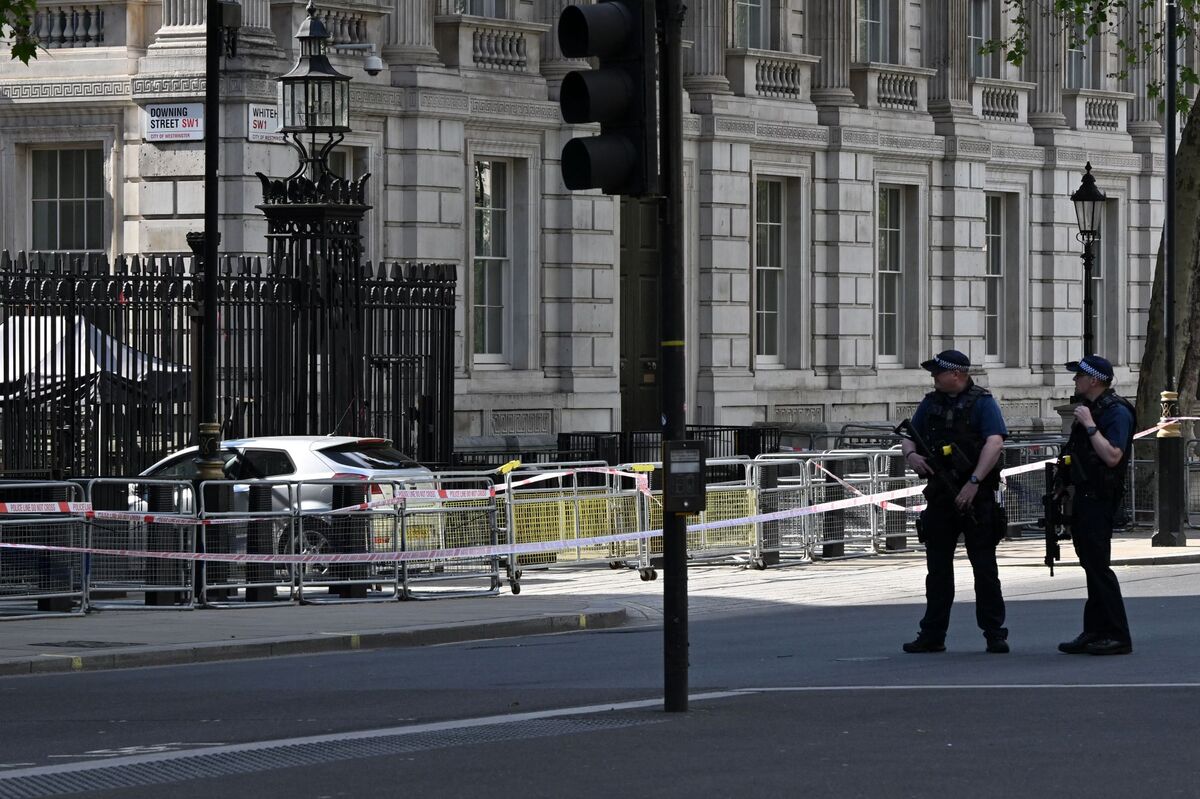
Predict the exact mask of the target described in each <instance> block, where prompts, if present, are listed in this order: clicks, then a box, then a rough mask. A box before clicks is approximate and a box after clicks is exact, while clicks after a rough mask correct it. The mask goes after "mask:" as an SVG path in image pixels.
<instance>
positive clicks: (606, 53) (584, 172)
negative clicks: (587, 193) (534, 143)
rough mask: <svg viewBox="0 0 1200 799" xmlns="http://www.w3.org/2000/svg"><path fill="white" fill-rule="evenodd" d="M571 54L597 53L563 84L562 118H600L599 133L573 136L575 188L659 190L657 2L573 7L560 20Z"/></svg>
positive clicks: (570, 160)
mask: <svg viewBox="0 0 1200 799" xmlns="http://www.w3.org/2000/svg"><path fill="white" fill-rule="evenodd" d="M558 44H559V47H560V48H561V49H562V53H563V55H564V56H566V57H567V58H595V59H596V60H597V65H596V68H595V69H589V70H584V71H578V72H570V73H568V74H567V76H566V77H565V78H563V82H562V86H561V87H560V88H559V94H558V102H559V105H560V106H561V107H562V115H563V120H564V121H565V122H569V123H571V124H580V123H584V122H599V123H600V135H599V136H586V137H582V138H576V139H571V140H570V141H569V142H567V144H566V146H565V147H563V151H562V175H563V182H564V183H566V184H567V188H568V189H572V190H578V189H600V190H601V191H603V192H604V193H605V194H625V195H631V196H636V195H644V194H657V193H658V146H657V141H656V134H657V130H658V125H657V114H656V113H655V91H654V89H655V83H656V81H655V46H654V0H600V2H597V3H595V4H594V5H581V6H567V7H566V8H565V9H563V12H562V14H561V15H560V16H559V18H558Z"/></svg>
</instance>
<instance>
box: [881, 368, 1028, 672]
mask: <svg viewBox="0 0 1200 799" xmlns="http://www.w3.org/2000/svg"><path fill="white" fill-rule="evenodd" d="M921 367H922V368H923V369H926V370H928V371H929V372H930V373H931V374H932V375H933V386H934V389H935V390H934V391H931V392H930V393H929V394H927V395H925V399H924V400H923V401H922V402H921V404H920V406H918V408H917V411H916V413H915V414H913V418H912V421H911V431H912V433H913V434H912V435H911V437H909V438H906V439H905V440H904V441H903V442H902V449H903V452H904V459H905V462H906V463H907V464H908V466H909V468H911V469H912V470H913V471H915V472H916V473H917V474H919V475H921V476H923V477H927V478H929V483H928V485H927V486H926V488H925V497H926V499H927V500H928V504H927V506H926V509H925V511H924V512H923V513H922V514H921V518H920V521H919V522H918V538H919V539H920V541H921V542H922V543H923V544H924V545H925V561H926V564H927V567H928V574H927V576H926V578H925V599H926V608H925V616H924V618H922V619H921V627H920V633H919V634H918V635H917V638H916V640H915V641H911V642H909V643H906V644H905V645H904V651H905V652H909V653H918V652H942V651H944V650H945V649H946V643H945V642H946V630H947V628H948V627H949V625H950V606H951V604H953V602H954V550H955V548H956V547H957V545H958V537H959V535H960V534H961V535H962V536H963V538H964V541H965V543H966V546H967V557H968V558H969V559H970V561H971V569H972V570H973V571H974V573H975V621H976V622H977V623H978V624H979V628H980V629H981V630H982V631H983V636H984V639H985V640H986V641H987V651H988V652H992V653H995V654H1004V653H1007V652H1008V629H1007V628H1005V626H1004V597H1003V595H1002V594H1001V592H1000V576H999V571H998V569H997V567H996V544H997V543H999V541H1000V539H1001V538H1003V537H1004V532H1005V530H1004V528H1005V523H1004V520H1003V511H1002V509H1001V508H1000V507H999V506H998V503H997V496H996V490H997V488H999V485H1000V469H999V467H998V464H999V461H1000V456H1001V454H1002V451H1003V448H1004V439H1005V438H1006V437H1007V436H1008V428H1007V427H1005V424H1004V417H1003V416H1002V415H1001V413H1000V406H999V404H998V403H997V402H996V400H995V398H994V397H992V395H991V394H990V393H988V392H987V391H986V390H985V389H983V388H981V387H979V386H977V385H975V382H974V381H973V380H972V379H971V376H970V369H971V361H970V360H969V359H968V358H967V356H966V355H964V354H963V353H961V352H959V351H958V350H946V351H945V352H941V353H938V355H937V357H935V358H933V359H932V360H928V361H925V362H924V363H922V364H921ZM922 449H924V450H926V451H924V452H922V451H921V450H922Z"/></svg>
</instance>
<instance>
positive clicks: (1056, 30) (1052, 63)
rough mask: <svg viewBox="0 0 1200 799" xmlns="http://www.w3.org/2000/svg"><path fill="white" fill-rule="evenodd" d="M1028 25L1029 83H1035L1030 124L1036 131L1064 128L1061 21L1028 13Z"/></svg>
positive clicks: (1052, 17)
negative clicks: (1037, 129) (1029, 17)
mask: <svg viewBox="0 0 1200 799" xmlns="http://www.w3.org/2000/svg"><path fill="white" fill-rule="evenodd" d="M1030 16H1031V18H1032V19H1031V20H1030V23H1029V61H1028V62H1027V63H1028V64H1029V80H1031V81H1034V82H1036V83H1037V88H1036V89H1034V91H1033V96H1032V97H1030V98H1029V124H1030V126H1032V127H1035V128H1065V127H1066V126H1067V118H1066V116H1065V115H1064V114H1063V94H1062V93H1063V82H1064V76H1065V72H1064V70H1063V62H1064V60H1065V58H1066V53H1065V51H1064V49H1063V47H1064V43H1063V31H1062V20H1061V19H1060V18H1059V17H1058V16H1057V15H1055V14H1041V13H1037V14H1031V15H1030Z"/></svg>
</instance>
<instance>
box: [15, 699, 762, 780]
mask: <svg viewBox="0 0 1200 799" xmlns="http://www.w3.org/2000/svg"><path fill="white" fill-rule="evenodd" d="M746 693H754V691H736V690H735V691H714V692H711V693H703V694H692V695H691V696H690V697H688V698H689V700H690V701H692V702H703V701H705V700H708V699H727V698H730V697H735V696H743V695H745V694H746ZM662 704H663V700H662V699H661V698H656V699H637V700H633V701H630V702H611V703H605V704H599V705H583V706H580V707H565V708H557V709H551V710H535V711H530V712H527V713H507V714H504V715H499V716H481V717H479V718H474V719H455V720H452V721H435V722H428V723H426V724H411V725H407V726H404V727H387V728H384V729H377V730H360V731H357V732H343V733H333V734H329V735H309V736H303V737H299V738H277V739H273V740H269V741H251V742H249V743H242V744H229V745H227V746H209V748H207V749H204V750H202V753H203V754H205V755H211V754H223V753H226V752H254V751H259V750H264V749H275V748H277V747H281V746H295V745H299V744H313V743H333V742H337V741H356V740H369V739H372V738H385V737H392V736H397V735H417V734H420V733H427V732H441V731H445V730H465V729H472V728H475V727H487V726H492V725H496V724H511V723H513V722H520V721H534V720H538V719H552V718H560V717H562V716H584V715H589V714H594V713H608V712H612V711H621V710H642V709H645V708H653V707H662ZM185 745H186V744H185ZM198 754H201V751H197V750H195V749H188V750H180V751H173V752H155V753H152V754H138V755H130V756H125V757H112V758H106V759H105V760H104V761H103V763H104V766H105V767H106V768H115V767H118V766H130V765H136V764H141V763H162V762H164V761H169V760H179V759H183V758H189V757H195V756H197V755H198ZM81 756H82V755H81ZM95 768H97V765H96V761H95V760H85V761H80V762H75V763H63V764H61V765H54V766H38V767H35V768H22V769H14V770H12V771H5V772H3V773H2V774H0V782H3V781H6V780H12V779H16V778H18V777H37V776H45V775H50V774H69V773H72V772H83V771H91V770H93V769H95Z"/></svg>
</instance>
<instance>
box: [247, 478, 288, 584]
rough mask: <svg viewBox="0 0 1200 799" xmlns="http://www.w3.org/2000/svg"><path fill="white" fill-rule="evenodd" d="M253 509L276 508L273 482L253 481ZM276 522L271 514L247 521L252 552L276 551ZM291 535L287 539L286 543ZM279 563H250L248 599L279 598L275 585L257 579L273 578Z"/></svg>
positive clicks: (261, 511)
mask: <svg viewBox="0 0 1200 799" xmlns="http://www.w3.org/2000/svg"><path fill="white" fill-rule="evenodd" d="M249 494H250V496H249V510H250V513H268V512H270V511H271V510H272V509H273V506H272V491H271V486H269V485H259V484H257V483H251V484H250V491H249ZM274 538H275V524H274V519H271V518H267V517H264V518H256V519H254V520H253V521H251V522H250V523H249V524H248V525H247V529H246V552H247V553H248V554H251V555H271V554H274V553H275V541H274ZM286 541H287V539H286V538H285V539H284V542H285V543H286ZM274 575H275V566H274V565H273V564H270V563H248V564H246V583H247V585H246V601H247V602H271V601H273V600H275V599H276V598H277V597H276V593H275V586H273V585H254V583H268V582H272V581H273V579H274Z"/></svg>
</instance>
